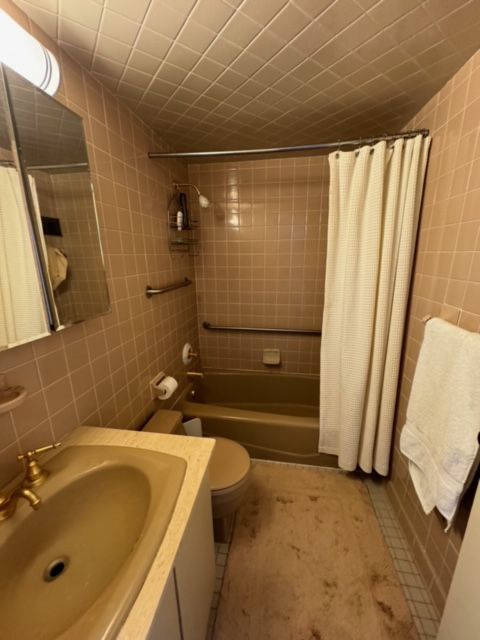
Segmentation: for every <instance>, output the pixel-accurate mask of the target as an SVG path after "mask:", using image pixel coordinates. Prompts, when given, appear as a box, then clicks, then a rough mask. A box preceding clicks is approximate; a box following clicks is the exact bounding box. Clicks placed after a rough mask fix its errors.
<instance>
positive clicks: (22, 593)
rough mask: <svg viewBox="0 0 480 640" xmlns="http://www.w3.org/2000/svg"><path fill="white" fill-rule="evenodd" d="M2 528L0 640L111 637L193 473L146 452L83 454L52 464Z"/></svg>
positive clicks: (106, 449)
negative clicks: (36, 502)
mask: <svg viewBox="0 0 480 640" xmlns="http://www.w3.org/2000/svg"><path fill="white" fill-rule="evenodd" d="M44 468H45V469H47V470H48V471H49V472H50V474H51V475H50V476H49V478H48V479H47V480H46V482H45V483H44V484H43V485H42V486H40V487H38V488H36V489H35V491H36V492H37V493H38V495H39V496H40V497H41V499H42V504H41V506H40V509H39V510H38V511H32V510H31V509H30V508H29V506H28V505H27V504H26V503H25V504H22V503H21V502H20V503H19V506H18V508H17V512H16V513H15V514H14V515H13V516H12V517H11V518H10V519H9V520H7V521H5V522H3V523H1V524H0V635H1V637H2V638H5V640H13V639H14V638H22V640H34V639H35V640H37V639H38V640H50V639H51V638H62V639H64V638H65V639H67V638H68V639H69V640H70V639H72V640H73V639H77V638H82V640H84V639H85V638H88V639H89V640H94V639H95V640H96V639H97V638H98V639H100V638H101V639H107V638H111V637H114V635H115V634H116V632H117V631H118V630H119V628H120V626H121V624H122V622H123V621H124V619H125V618H126V616H127V615H128V612H129V610H130V608H131V606H132V604H133V602H134V601H135V598H136V596H137V594H138V592H139V590H140V588H141V586H142V584H143V582H144V579H145V577H146V574H147V572H148V570H149V568H150V565H151V562H152V560H153V558H154V556H155V555H156V553H157V551H158V548H159V545H160V543H161V541H162V539H163V536H164V535H165V532H166V530H167V527H168V524H169V522H170V518H171V515H172V512H173V509H174V507H175V503H176V500H177V496H178V493H179V491H180V488H181V485H182V482H183V477H184V475H185V469H186V463H185V461H184V460H183V459H182V458H179V457H177V456H171V455H168V454H165V453H160V452H156V451H149V450H146V449H138V448H133V447H132V448H130V447H115V446H100V445H91V446H88V445H83V446H71V447H68V448H66V449H64V450H63V451H60V452H59V453H57V454H56V455H55V456H53V457H52V458H51V459H50V460H49V462H47V463H45V465H44Z"/></svg>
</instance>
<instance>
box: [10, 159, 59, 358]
mask: <svg viewBox="0 0 480 640" xmlns="http://www.w3.org/2000/svg"><path fill="white" fill-rule="evenodd" d="M30 238H31V236H30V228H29V223H28V219H27V212H26V211H25V204H24V201H23V197H22V192H21V186H20V177H19V175H18V173H17V170H16V169H14V168H10V167H0V349H2V348H5V347H7V346H9V347H13V346H17V345H20V344H23V343H24V342H28V341H30V340H34V339H36V338H41V337H43V336H47V335H49V333H50V331H49V323H48V320H47V314H46V311H45V306H44V300H43V295H42V291H41V285H40V281H39V275H38V270H37V264H36V259H35V254H34V251H33V246H32V241H31V239H30Z"/></svg>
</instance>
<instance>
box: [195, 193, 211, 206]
mask: <svg viewBox="0 0 480 640" xmlns="http://www.w3.org/2000/svg"><path fill="white" fill-rule="evenodd" d="M198 204H199V205H200V206H201V207H202V209H206V208H207V207H209V206H210V200H209V199H208V198H207V197H206V196H202V194H200V195H199V196H198Z"/></svg>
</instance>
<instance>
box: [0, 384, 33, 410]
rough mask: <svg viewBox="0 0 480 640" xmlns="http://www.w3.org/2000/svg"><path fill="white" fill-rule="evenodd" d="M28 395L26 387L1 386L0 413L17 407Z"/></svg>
mask: <svg viewBox="0 0 480 640" xmlns="http://www.w3.org/2000/svg"><path fill="white" fill-rule="evenodd" d="M26 397H27V392H26V390H25V388H24V387H20V386H18V387H0V413H6V412H7V411H11V410H12V409H15V407H18V406H19V405H21V404H22V402H23V401H24V400H25V398H26Z"/></svg>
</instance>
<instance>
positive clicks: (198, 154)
mask: <svg viewBox="0 0 480 640" xmlns="http://www.w3.org/2000/svg"><path fill="white" fill-rule="evenodd" d="M429 133H430V131H429V130H428V129H416V130H413V131H405V132H404V133H394V134H392V135H383V136H378V137H375V138H358V140H338V141H337V142H321V143H319V144H304V145H299V146H296V147H269V148H266V149H237V150H236V151H178V152H173V153H162V152H159V151H150V152H149V153H148V157H149V158H208V157H220V156H248V155H260V154H264V153H292V152H300V151H315V150H318V149H340V148H341V147H351V146H354V147H355V146H358V145H364V144H373V143H375V142H381V141H382V140H397V139H398V138H415V137H416V136H418V135H422V136H424V137H425V136H428V135H429Z"/></svg>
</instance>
